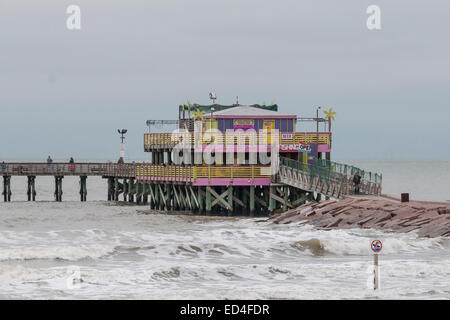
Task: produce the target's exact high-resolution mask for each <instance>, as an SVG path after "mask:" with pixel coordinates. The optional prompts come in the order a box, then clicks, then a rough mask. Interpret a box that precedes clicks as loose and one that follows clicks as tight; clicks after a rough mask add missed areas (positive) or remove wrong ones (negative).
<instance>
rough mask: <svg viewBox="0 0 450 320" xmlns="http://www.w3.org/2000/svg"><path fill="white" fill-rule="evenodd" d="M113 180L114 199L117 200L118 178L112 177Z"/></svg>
mask: <svg viewBox="0 0 450 320" xmlns="http://www.w3.org/2000/svg"><path fill="white" fill-rule="evenodd" d="M113 180H114V199H113V200H114V201H119V193H120V192H119V178H113Z"/></svg>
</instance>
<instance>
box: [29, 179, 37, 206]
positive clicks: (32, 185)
mask: <svg viewBox="0 0 450 320" xmlns="http://www.w3.org/2000/svg"><path fill="white" fill-rule="evenodd" d="M35 180H36V177H35V176H28V187H27V199H28V201H36V187H35Z"/></svg>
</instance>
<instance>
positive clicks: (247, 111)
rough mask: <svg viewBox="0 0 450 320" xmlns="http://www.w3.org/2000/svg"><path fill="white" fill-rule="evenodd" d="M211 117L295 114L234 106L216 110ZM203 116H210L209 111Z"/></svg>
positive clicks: (267, 116) (273, 116) (291, 116)
mask: <svg viewBox="0 0 450 320" xmlns="http://www.w3.org/2000/svg"><path fill="white" fill-rule="evenodd" d="M212 116H213V118H297V116H296V115H292V114H284V113H280V112H278V111H272V110H265V109H261V108H257V107H252V106H236V107H233V108H229V109H225V110H221V111H216V112H213V114H212ZM203 117H204V118H210V117H211V113H207V114H204V116H203Z"/></svg>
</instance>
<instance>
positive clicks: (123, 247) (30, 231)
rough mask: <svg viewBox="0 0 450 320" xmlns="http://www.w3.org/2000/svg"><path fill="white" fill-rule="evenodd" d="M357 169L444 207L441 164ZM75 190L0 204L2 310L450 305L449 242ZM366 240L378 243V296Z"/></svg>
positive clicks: (95, 187)
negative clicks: (173, 207) (148, 303)
mask: <svg viewBox="0 0 450 320" xmlns="http://www.w3.org/2000/svg"><path fill="white" fill-rule="evenodd" d="M355 163H356V162H355ZM358 165H360V166H361V167H363V168H366V167H367V168H368V169H369V168H370V169H374V167H375V169H376V168H380V169H379V171H381V172H382V173H383V177H384V185H383V186H384V189H385V190H384V192H386V193H393V194H399V193H400V192H410V193H411V194H412V196H413V197H416V196H417V197H418V195H420V198H422V199H436V200H446V199H448V198H449V197H448V196H447V194H448V190H450V187H449V182H448V181H449V179H445V177H446V175H447V177H448V172H449V170H448V169H450V164H449V163H448V162H442V163H441V162H438V163H434V165H430V163H423V165H421V164H420V162H411V164H410V166H409V169H408V168H405V167H402V168H399V167H398V164H397V163H396V162H392V161H386V162H385V163H384V164H383V162H380V161H377V162H367V161H366V162H362V163H361V162H360V163H359V164H358ZM376 166H378V167H376ZM383 166H384V167H383ZM446 169H447V172H446V173H445V172H444V171H445V170H446ZM426 170H428V172H427V171H426ZM417 172H420V174H421V177H422V178H418V177H417ZM437 172H440V173H439V174H438V173H437ZM78 187H79V185H78V179H77V178H75V177H66V178H64V182H63V191H64V194H63V202H61V203H56V202H53V201H52V200H53V195H52V193H53V188H54V182H53V179H51V178H46V177H38V178H37V193H38V194H37V200H39V201H38V202H35V203H29V202H26V201H24V200H25V197H26V195H25V193H26V180H25V178H20V177H13V180H12V191H13V202H10V203H3V202H1V203H0V299H17V298H24V299H72V298H77V299H78V298H79V299H352V298H356V299H449V298H450V239H449V238H433V239H429V238H420V237H418V236H417V235H416V234H415V233H408V234H395V233H388V232H381V231H376V230H366V229H364V230H360V229H354V230H332V231H323V230H315V229H314V228H313V227H312V226H310V225H306V224H300V225H297V224H295V225H294V224H291V225H274V224H271V223H270V222H268V221H266V219H265V218H245V217H230V218H229V217H205V216H190V215H168V214H160V213H155V212H150V211H149V210H148V208H147V207H146V206H135V205H115V204H114V203H108V202H106V201H104V199H105V198H106V181H104V180H102V179H101V178H88V202H85V203H81V202H79V201H78V200H79V195H78V194H77V193H78ZM405 189H407V190H405ZM373 239H380V240H382V241H383V251H382V253H381V255H380V275H381V289H380V290H377V291H374V290H373V289H371V288H369V287H368V285H367V282H368V280H370V279H369V277H370V271H371V270H370V268H371V266H372V263H373V254H372V251H371V250H370V242H371V241H372V240H373Z"/></svg>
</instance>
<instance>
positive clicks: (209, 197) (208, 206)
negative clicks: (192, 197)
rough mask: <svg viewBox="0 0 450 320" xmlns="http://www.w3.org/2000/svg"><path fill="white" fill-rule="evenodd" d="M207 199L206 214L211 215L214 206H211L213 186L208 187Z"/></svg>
mask: <svg viewBox="0 0 450 320" xmlns="http://www.w3.org/2000/svg"><path fill="white" fill-rule="evenodd" d="M205 201H206V214H207V215H210V214H211V207H212V206H211V188H209V187H206V197H205Z"/></svg>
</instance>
